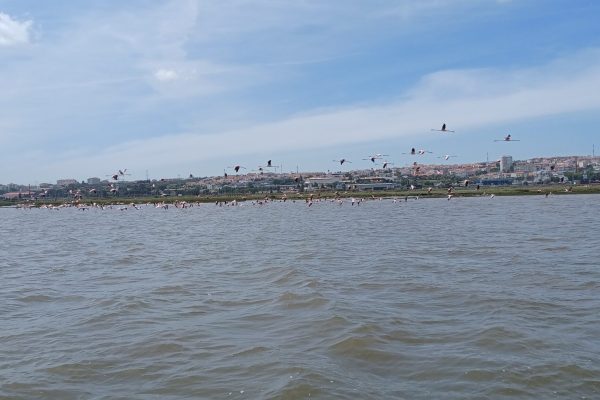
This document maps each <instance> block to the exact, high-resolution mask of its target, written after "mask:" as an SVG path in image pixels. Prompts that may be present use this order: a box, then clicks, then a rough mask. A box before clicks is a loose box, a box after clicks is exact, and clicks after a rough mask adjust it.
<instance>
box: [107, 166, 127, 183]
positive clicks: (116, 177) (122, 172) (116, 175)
mask: <svg viewBox="0 0 600 400" xmlns="http://www.w3.org/2000/svg"><path fill="white" fill-rule="evenodd" d="M125 175H131V174H128V173H127V168H125V169H122V170H121V169H120V170H118V171H117V172H116V173H114V174H112V175H106V176H110V177H111V178H112V180H113V181H117V180H119V178H120V177H122V176H125Z"/></svg>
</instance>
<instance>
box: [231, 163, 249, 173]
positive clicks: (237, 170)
mask: <svg viewBox="0 0 600 400" xmlns="http://www.w3.org/2000/svg"><path fill="white" fill-rule="evenodd" d="M227 168H233V170H234V171H235V173H236V174H237V173H238V172H239V171H240V168H243V169H246V167H242V166H241V165H234V166H233V167H227Z"/></svg>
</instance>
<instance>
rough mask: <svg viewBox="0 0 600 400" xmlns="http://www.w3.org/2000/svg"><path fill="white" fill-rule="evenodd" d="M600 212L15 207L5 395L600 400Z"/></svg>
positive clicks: (501, 201)
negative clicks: (578, 399)
mask: <svg viewBox="0 0 600 400" xmlns="http://www.w3.org/2000/svg"><path fill="white" fill-rule="evenodd" d="M599 212H600V196H597V195H596V196H594V195H591V196H586V195H577V196H554V197H549V198H544V197H543V196H534V197H506V198H505V197H496V198H494V199H490V198H455V199H452V200H451V201H447V200H446V199H421V200H409V201H408V202H404V201H401V202H398V203H393V202H392V201H391V200H383V201H369V202H366V203H363V204H362V205H361V206H360V207H357V206H354V207H352V206H351V205H350V204H349V202H348V201H346V202H345V203H344V204H343V205H342V206H339V205H337V204H336V203H315V204H314V205H313V206H312V207H310V208H309V207H307V206H306V205H305V204H304V203H300V202H298V203H295V204H294V203H290V202H288V203H285V204H284V203H273V204H268V205H265V206H252V205H250V204H245V205H243V206H241V207H223V208H219V207H216V206H215V205H214V204H211V205H201V206H196V207H193V208H190V209H183V210H182V209H172V208H171V209H169V210H162V209H154V208H151V207H147V208H144V209H142V210H133V209H131V208H130V209H129V210H127V211H119V210H117V209H114V210H104V211H101V210H88V211H85V212H82V211H78V210H75V209H63V210H60V211H52V210H39V209H35V210H16V209H0V277H1V280H0V399H61V400H64V399H183V398H186V399H191V398H194V399H196V398H197V399H204V398H205V399H307V398H310V399H334V398H335V399H549V398H561V399H562V398H565V399H576V398H589V399H594V398H595V399H598V398H600V262H599V260H600V250H599V249H600V222H599V215H600V214H599Z"/></svg>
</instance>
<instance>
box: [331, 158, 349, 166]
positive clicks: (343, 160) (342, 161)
mask: <svg viewBox="0 0 600 400" xmlns="http://www.w3.org/2000/svg"><path fill="white" fill-rule="evenodd" d="M333 161H334V162H339V163H340V165H344V163H352V161H348V160H346V159H345V158H341V159H339V160H333Z"/></svg>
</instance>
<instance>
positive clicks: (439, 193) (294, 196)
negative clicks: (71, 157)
mask: <svg viewBox="0 0 600 400" xmlns="http://www.w3.org/2000/svg"><path fill="white" fill-rule="evenodd" d="M448 194H449V192H448V189H446V188H435V189H432V190H431V192H430V193H428V189H427V188H419V189H415V190H393V191H391V190H385V191H384V190H381V191H360V192H357V191H332V190H327V191H312V192H304V193H258V194H244V193H238V194H227V195H203V196H166V197H118V196H116V197H103V198H94V197H87V198H83V199H81V200H78V201H77V200H76V201H73V200H69V199H58V200H55V201H54V200H52V201H51V200H45V201H40V200H38V201H27V200H23V199H20V200H19V201H17V200H0V207H15V206H17V205H29V206H32V207H39V206H42V205H61V204H93V203H96V204H98V205H108V204H131V203H136V204H144V203H166V204H172V203H175V202H187V203H218V202H230V201H233V200H236V201H238V202H239V201H261V200H265V199H269V200H283V199H284V198H285V199H286V200H288V201H293V200H295V201H306V200H308V199H309V198H311V196H312V198H313V199H319V198H320V199H333V198H364V199H369V198H385V199H390V198H399V199H404V198H406V197H409V198H411V197H419V198H446V197H447V196H448ZM546 194H548V195H565V194H600V184H590V185H574V186H568V185H552V186H547V185H546V186H530V187H525V186H519V187H509V186H492V187H483V186H482V187H480V189H479V190H477V189H476V188H475V187H473V188H471V187H468V188H465V187H455V188H453V190H452V195H453V197H477V196H486V195H488V196H489V195H494V196H535V195H538V196H545V195H546Z"/></svg>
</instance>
